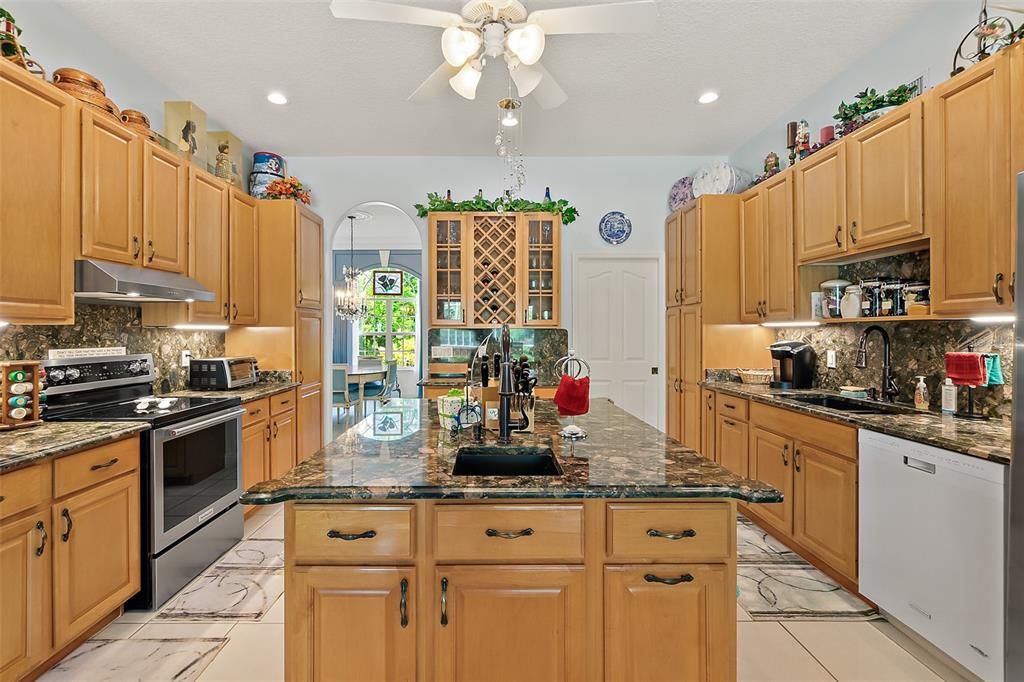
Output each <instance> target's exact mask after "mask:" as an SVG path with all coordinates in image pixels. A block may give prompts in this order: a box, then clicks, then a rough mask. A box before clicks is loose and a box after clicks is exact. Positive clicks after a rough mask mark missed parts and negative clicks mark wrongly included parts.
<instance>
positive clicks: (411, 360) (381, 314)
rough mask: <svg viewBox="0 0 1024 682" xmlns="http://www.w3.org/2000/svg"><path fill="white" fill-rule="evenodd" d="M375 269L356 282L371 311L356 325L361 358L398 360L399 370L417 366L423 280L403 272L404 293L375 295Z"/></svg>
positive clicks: (363, 273) (360, 276)
mask: <svg viewBox="0 0 1024 682" xmlns="http://www.w3.org/2000/svg"><path fill="white" fill-rule="evenodd" d="M373 273H374V270H365V271H364V272H362V273H360V275H359V277H358V279H357V280H356V283H357V284H358V285H359V290H360V291H362V293H363V296H365V297H366V304H367V307H368V308H369V309H370V312H369V314H368V315H367V316H366V319H364V320H362V321H361V322H359V323H358V324H357V325H356V340H357V344H358V345H357V348H358V351H359V356H360V357H368V356H373V357H378V358H380V360H381V362H388V361H389V360H392V359H393V360H397V361H398V366H399V368H407V369H413V368H415V367H416V364H417V363H416V348H417V346H418V343H417V338H416V334H417V329H418V325H417V308H418V306H419V295H420V278H419V277H417V276H416V275H413V274H411V273H409V272H404V273H403V277H402V279H403V283H402V284H403V285H402V289H401V294H399V295H390V296H382V295H378V294H375V293H374V287H373Z"/></svg>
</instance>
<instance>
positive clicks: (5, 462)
mask: <svg viewBox="0 0 1024 682" xmlns="http://www.w3.org/2000/svg"><path fill="white" fill-rule="evenodd" d="M148 428H149V424H146V423H144V422H43V423H42V424H40V425H39V426H32V427H29V428H25V429H12V430H10V431H3V432H0V473H4V472H6V471H11V470H13V469H20V468H21V467H24V466H28V465H29V464H34V463H35V462H38V461H41V460H44V459H47V458H50V457H59V456H60V455H67V454H70V453H72V452H75V451H77V450H83V449H85V448H90V447H94V446H96V445H102V444H104V443H109V442H111V441H115V440H120V439H122V438H125V437H127V436H130V435H132V434H134V433H138V432H140V431H145V430H146V429H148Z"/></svg>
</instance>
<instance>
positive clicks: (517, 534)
mask: <svg viewBox="0 0 1024 682" xmlns="http://www.w3.org/2000/svg"><path fill="white" fill-rule="evenodd" d="M484 533H485V534H486V535H487V537H489V538H504V539H506V540H515V539H516V538H522V537H528V536H530V535H533V529H532V528H524V529H522V530H496V529H494V528H488V529H487V530H486V531H484Z"/></svg>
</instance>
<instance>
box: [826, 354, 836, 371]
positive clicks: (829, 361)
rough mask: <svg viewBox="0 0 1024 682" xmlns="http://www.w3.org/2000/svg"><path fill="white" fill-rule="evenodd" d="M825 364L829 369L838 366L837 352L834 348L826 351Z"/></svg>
mask: <svg viewBox="0 0 1024 682" xmlns="http://www.w3.org/2000/svg"><path fill="white" fill-rule="evenodd" d="M825 365H826V366H827V367H828V368H829V369H835V368H836V352H835V351H834V350H827V351H825Z"/></svg>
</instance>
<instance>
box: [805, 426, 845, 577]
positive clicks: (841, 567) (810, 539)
mask: <svg viewBox="0 0 1024 682" xmlns="http://www.w3.org/2000/svg"><path fill="white" fill-rule="evenodd" d="M795 447H796V449H795V450H794V451H793V471H794V480H795V486H794V488H795V489H794V491H793V498H794V502H795V504H794V510H793V511H794V518H793V539H794V540H796V541H797V542H799V543H800V544H802V545H803V546H804V547H806V548H807V549H809V550H811V551H812V552H814V553H815V554H817V555H818V556H819V557H820V558H822V559H823V560H825V561H826V562H828V564H829V565H830V566H832V568H834V569H836V570H837V571H839V572H840V573H842V574H843V575H845V576H846V577H848V578H850V579H851V580H853V581H856V580H857V463H856V462H853V461H850V460H848V459H846V458H845V457H840V456H838V455H834V454H832V453H831V452H826V451H824V450H820V449H818V448H815V447H813V446H811V445H807V444H806V443H801V442H797V443H796V445H795Z"/></svg>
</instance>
